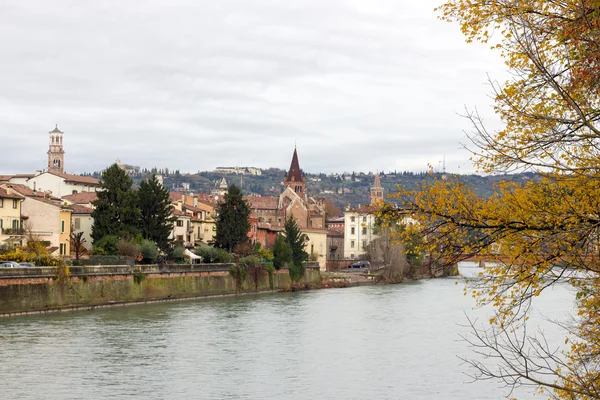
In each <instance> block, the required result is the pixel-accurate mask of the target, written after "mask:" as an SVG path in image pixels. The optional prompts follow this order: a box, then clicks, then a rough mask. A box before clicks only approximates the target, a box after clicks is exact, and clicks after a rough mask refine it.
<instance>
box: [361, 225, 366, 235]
mask: <svg viewBox="0 0 600 400" xmlns="http://www.w3.org/2000/svg"><path fill="white" fill-rule="evenodd" d="M362 234H363V235H366V234H367V227H366V226H363V228H362Z"/></svg>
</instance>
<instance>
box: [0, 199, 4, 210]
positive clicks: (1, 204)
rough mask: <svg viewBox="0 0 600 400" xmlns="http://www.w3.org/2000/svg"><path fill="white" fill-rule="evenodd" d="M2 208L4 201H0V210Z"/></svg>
mask: <svg viewBox="0 0 600 400" xmlns="http://www.w3.org/2000/svg"><path fill="white" fill-rule="evenodd" d="M3 206H4V199H0V208H2V207H3Z"/></svg>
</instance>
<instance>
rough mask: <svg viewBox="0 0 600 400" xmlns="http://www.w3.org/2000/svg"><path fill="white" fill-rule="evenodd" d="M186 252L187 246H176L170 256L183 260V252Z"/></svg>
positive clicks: (178, 260)
mask: <svg viewBox="0 0 600 400" xmlns="http://www.w3.org/2000/svg"><path fill="white" fill-rule="evenodd" d="M184 253H185V247H183V246H176V247H174V248H173V250H172V251H171V254H170V258H172V259H173V260H175V261H176V262H181V261H182V260H183V254H184Z"/></svg>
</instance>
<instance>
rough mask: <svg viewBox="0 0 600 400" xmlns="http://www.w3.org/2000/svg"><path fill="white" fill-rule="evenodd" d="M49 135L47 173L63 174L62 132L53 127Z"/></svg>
mask: <svg viewBox="0 0 600 400" xmlns="http://www.w3.org/2000/svg"><path fill="white" fill-rule="evenodd" d="M49 134H50V148H49V149H48V172H58V173H61V174H62V173H63V172H65V151H64V150H63V132H61V131H60V130H59V129H58V125H56V126H55V127H54V129H53V130H52V131H50V132H49Z"/></svg>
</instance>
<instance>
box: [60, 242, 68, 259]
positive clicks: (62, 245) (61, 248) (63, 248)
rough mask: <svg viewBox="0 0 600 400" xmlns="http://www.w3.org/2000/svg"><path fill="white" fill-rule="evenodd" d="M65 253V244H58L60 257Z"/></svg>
mask: <svg viewBox="0 0 600 400" xmlns="http://www.w3.org/2000/svg"><path fill="white" fill-rule="evenodd" d="M66 253H67V245H66V244H65V243H61V244H60V255H61V256H64V255H65V254H66Z"/></svg>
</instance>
